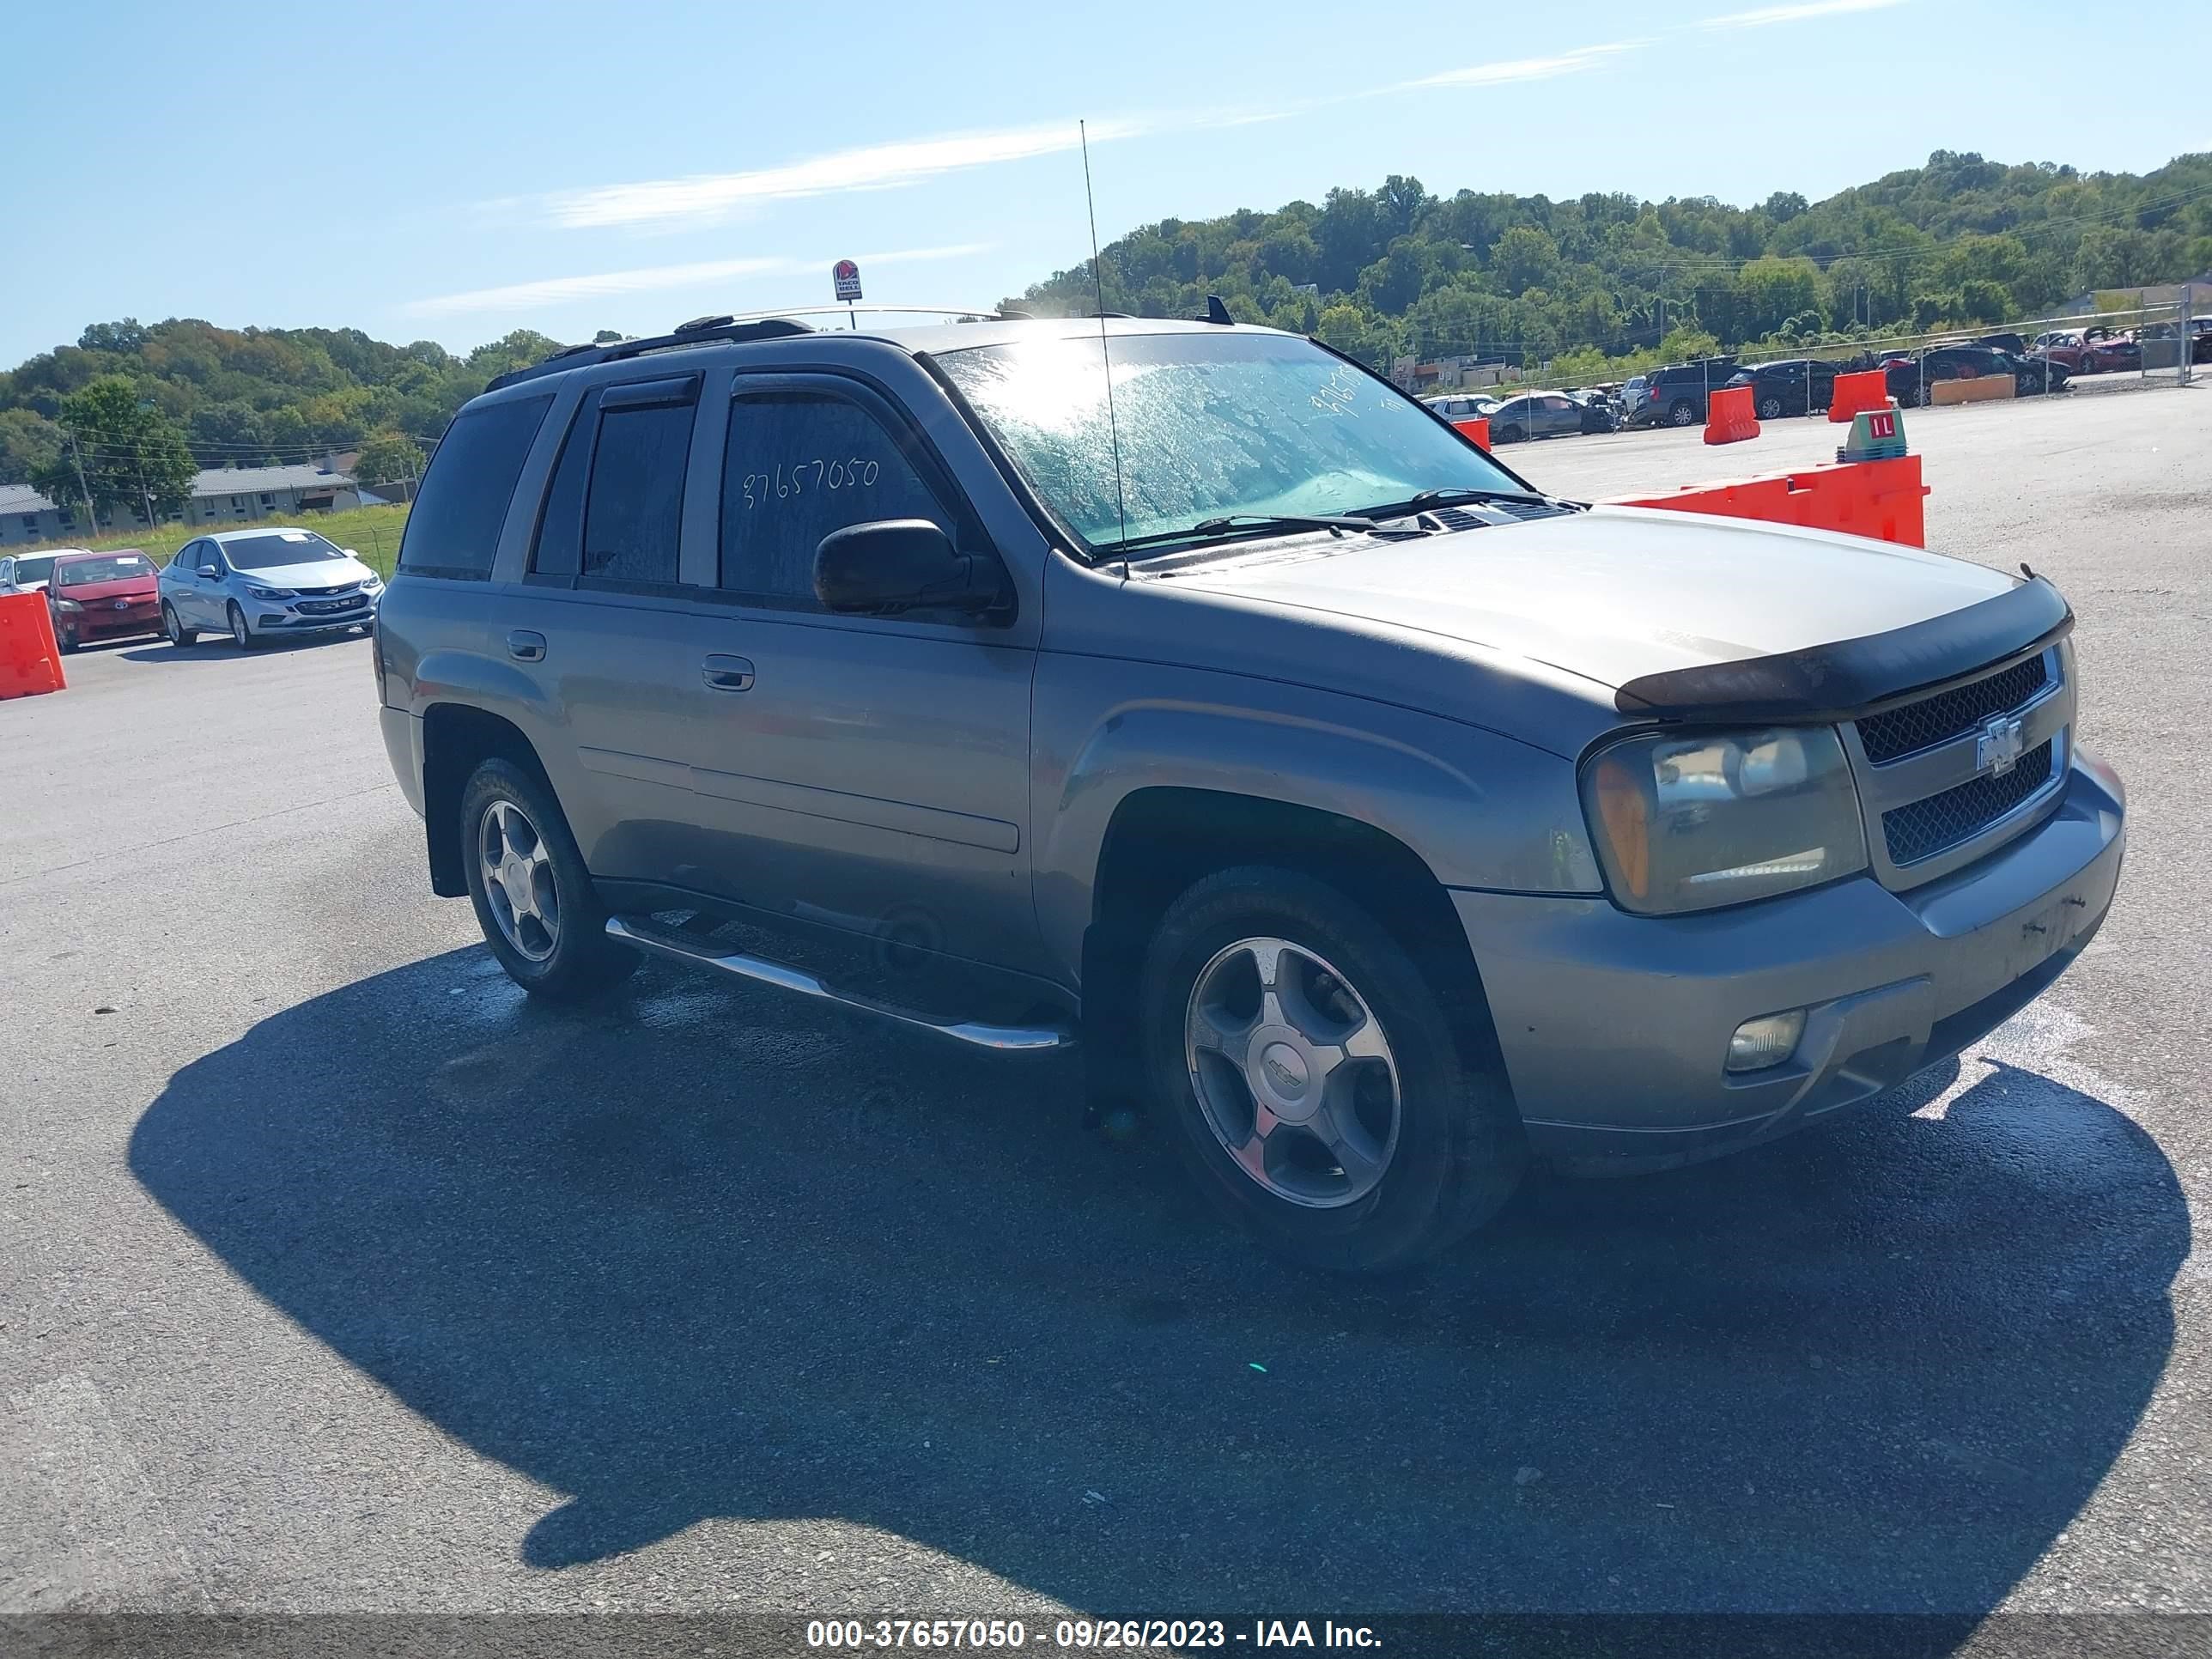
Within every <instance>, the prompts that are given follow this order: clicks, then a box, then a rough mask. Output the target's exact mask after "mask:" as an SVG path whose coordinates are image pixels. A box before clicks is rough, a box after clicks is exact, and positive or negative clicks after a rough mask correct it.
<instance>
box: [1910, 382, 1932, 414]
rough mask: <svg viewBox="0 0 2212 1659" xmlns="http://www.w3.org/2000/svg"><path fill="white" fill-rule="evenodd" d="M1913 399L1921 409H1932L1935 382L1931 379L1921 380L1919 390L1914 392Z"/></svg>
mask: <svg viewBox="0 0 2212 1659" xmlns="http://www.w3.org/2000/svg"><path fill="white" fill-rule="evenodd" d="M1913 401H1914V402H1915V403H1917V404H1919V405H1920V407H1921V408H1923V409H1933V408H1934V407H1935V406H1936V386H1935V382H1933V381H1932V380H1930V381H1923V383H1922V384H1921V387H1920V390H1919V392H1917V394H1915V396H1914V398H1913Z"/></svg>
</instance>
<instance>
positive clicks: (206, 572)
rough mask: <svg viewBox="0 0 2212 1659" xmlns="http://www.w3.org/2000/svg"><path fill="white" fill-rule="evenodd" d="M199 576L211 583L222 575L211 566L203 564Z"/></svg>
mask: <svg viewBox="0 0 2212 1659" xmlns="http://www.w3.org/2000/svg"><path fill="white" fill-rule="evenodd" d="M200 574H201V576H202V577H203V578H204V579H205V580H208V581H213V580H215V579H216V577H217V576H220V575H221V574H222V571H220V570H218V569H216V568H215V567H214V566H213V565H211V564H204V565H202V566H201V567H200Z"/></svg>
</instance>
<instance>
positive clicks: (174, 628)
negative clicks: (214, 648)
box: [161, 599, 200, 650]
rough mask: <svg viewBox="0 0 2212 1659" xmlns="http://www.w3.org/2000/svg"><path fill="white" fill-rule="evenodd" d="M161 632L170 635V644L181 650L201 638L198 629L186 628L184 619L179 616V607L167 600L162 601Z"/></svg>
mask: <svg viewBox="0 0 2212 1659" xmlns="http://www.w3.org/2000/svg"><path fill="white" fill-rule="evenodd" d="M161 631H162V633H164V634H166V635H168V637H169V643H170V644H171V645H173V646H175V647H177V648H178V649H179V650H182V649H183V648H184V647H185V646H188V645H190V644H191V642H192V641H194V640H196V639H197V638H199V636H200V635H199V630H198V629H196V628H187V627H185V624H184V622H183V619H182V618H180V617H179V616H178V615H177V607H176V606H174V605H171V604H170V603H169V602H168V601H167V599H164V600H162V601H161Z"/></svg>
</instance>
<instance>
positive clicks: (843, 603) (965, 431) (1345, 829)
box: [374, 319, 2123, 1269]
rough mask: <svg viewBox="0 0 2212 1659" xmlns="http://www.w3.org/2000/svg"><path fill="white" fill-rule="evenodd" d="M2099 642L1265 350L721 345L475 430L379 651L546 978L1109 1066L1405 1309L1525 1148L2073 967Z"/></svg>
mask: <svg viewBox="0 0 2212 1659" xmlns="http://www.w3.org/2000/svg"><path fill="white" fill-rule="evenodd" d="M1109 364H1110V379H1109ZM2072 621H2073V618H2072V615H2071V612H2070V611H2069V610H2068V607H2067V605H2066V603H2065V601H2064V600H2063V599H2061V598H2060V596H2059V595H2058V593H2057V592H2056V591H2055V590H2054V589H2053V588H2052V587H2051V585H2050V583H2048V582H2047V581H2045V580H2040V579H2033V578H2030V579H2022V578H2020V577H2015V576H2011V575H2008V574H2002V573H2000V572H1997V571H1995V570H1991V569H1989V568H1984V567H1983V566H1980V565H1976V564H1970V563H1966V562H1960V561H1956V560H1952V559H1947V558H1942V557H1938V556H1935V555H1932V554H1928V553H1923V552H1920V551H1917V550H1912V549H1908V548H1902V547H1896V546H1891V545H1887V544H1880V543H1873V542H1865V541H1860V540H1856V539H1853V538H1847V537H1843V536H1836V535H1828V534H1823V533H1818V532H1802V531H1795V530H1784V529H1777V528H1772V527H1769V526H1760V525H1755V524H1750V523H1745V522H1740V521H1735V520H1717V519H1713V518H1708V517H1703V516H1699V515H1692V514H1688V513H1665V512H1659V511H1648V510H1641V509H1633V508H1625V507H1586V506H1583V505H1579V504H1577V503H1574V502H1571V501H1561V500H1559V499H1556V498H1554V497H1552V496H1550V495H1546V494H1544V493H1543V492H1542V491H1541V490H1540V489H1535V488H1534V487H1533V486H1532V485H1530V484H1528V483H1526V482H1524V481H1523V480H1522V478H1520V477H1517V476H1516V475H1515V474H1514V473H1512V472H1511V471H1508V470H1507V469H1506V468H1504V466H1502V465H1499V464H1498V462H1497V461H1496V460H1494V459H1491V458H1490V457H1489V456H1487V455H1486V454H1485V453H1483V452H1482V451H1481V450H1480V449H1479V448H1477V447H1474V445H1473V444H1471V443H1468V442H1467V441H1464V440H1462V438H1461V437H1460V436H1459V435H1457V434H1456V433H1455V432H1454V431H1453V430H1452V429H1451V428H1450V427H1449V425H1447V424H1446V423H1444V422H1443V421H1442V420H1440V419H1438V418H1437V417H1436V416H1433V415H1431V414H1430V413H1429V412H1428V411H1427V410H1424V409H1423V408H1422V407H1421V406H1420V405H1419V404H1417V403H1415V402H1413V400H1412V399H1410V398H1407V397H1405V396H1404V395H1402V394H1401V393H1400V392H1397V391H1396V390H1395V389H1394V388H1392V387H1391V386H1389V385H1388V384H1386V383H1384V382H1383V381H1382V380H1377V379H1376V378H1375V377H1374V376H1372V375H1370V374H1368V373H1367V372H1366V371H1365V370H1364V369H1363V368H1360V367H1358V365H1357V364H1355V363H1352V362H1349V361H1347V360H1346V359H1344V358H1342V357H1340V356H1336V355H1334V353H1332V352H1330V351H1329V350H1328V349H1326V348H1325V347H1322V346H1320V345H1318V344H1316V343H1312V342H1310V341H1307V340H1303V339H1299V338H1296V337H1291V336H1287V335H1284V334H1280V333H1277V332H1273V331H1268V330H1264V329H1255V328H1244V327H1232V326H1218V325H1210V324H1188V325H1187V324H1178V323H1174V322H1163V321H1148V320H1139V319H1121V320H1113V321H1109V322H1108V323H1106V324H1105V325H1103V332H1102V326H1101V325H1100V324H1099V323H1098V322H1097V320H1095V319H1094V320H1090V321H1066V322H1061V321H1036V320H1026V319H983V320H975V319H969V320H965V321H963V322H959V323H952V324H947V325H943V326H938V327H930V328H923V329H919V330H914V331H883V332H867V331H821V332H814V331H809V330H808V329H806V328H805V326H804V325H801V324H799V323H796V322H793V321H789V320H786V319H767V320H762V321H757V322H750V323H741V322H736V321H732V320H731V319H706V320H704V321H702V323H700V324H698V325H691V326H690V327H689V328H688V329H687V330H684V331H678V333H676V334H673V335H671V336H667V337H660V338H656V339H650V340H640V341H631V342H627V343H621V344H617V345H613V346H610V347H605V348H586V349H580V350H578V351H575V352H572V353H569V354H567V355H565V356H562V357H559V358H556V359H554V360H553V361H551V362H548V363H546V364H544V365H541V366H540V367H539V368H536V369H532V370H526V371H523V372H521V373H519V374H513V375H509V376H507V377H505V379H504V380H502V381H501V382H499V383H495V386H493V387H492V388H491V389H490V390H489V391H488V392H486V393H485V394H484V395H483V397H481V398H478V399H477V400H476V401H475V402H474V403H472V404H470V405H469V406H468V407H467V408H466V409H465V410H463V411H462V412H461V414H460V416H459V418H458V419H457V420H456V421H455V422H453V427H452V428H451V430H450V431H449V432H448V433H447V436H446V439H445V441H443V443H442V444H441V446H440V447H439V450H438V454H437V459H436V460H435V463H434V464H433V465H432V466H431V468H430V469H429V473H428V477H427V479H426V480H425V482H424V484H423V488H422V495H421V499H420V501H418V502H417V504H416V507H415V509H414V513H413V516H412V518H411V519H410V522H409V524H408V526H407V532H406V538H405V544H404V548H403V550H402V552H401V558H400V570H399V574H398V576H397V577H396V579H395V580H393V582H392V586H391V588H390V589H389V591H388V592H387V593H386V597H385V599H384V601H383V605H382V611H381V619H380V626H379V629H378V634H377V641H376V647H375V651H374V657H375V664H376V674H377V684H378V694H379V700H380V704H381V717H382V721H383V730H384V737H385V741H386V745H387V748H388V750H389V751H390V755H391V758H392V765H393V767H394V769H395V770H396V771H397V773H398V776H399V779H400V781H401V783H402V785H403V786H404V788H405V790H406V793H407V795H408V797H409V799H410V801H411V802H412V803H413V805H415V807H416V810H417V811H419V812H421V813H422V815H423V817H424V820H425V823H426V826H427V829H426V836H427V851H428V862H429V870H430V879H431V884H432V886H433V888H434V890H436V891H437V892H440V893H442V894H448V895H453V896H459V895H462V894H466V895H467V896H469V897H470V898H471V900H472V901H473V902H474V904H475V907H476V911H477V917H478V919H479V921H480V922H481V923H482V926H483V933H484V937H485V939H486V940H487V941H488V942H489V945H490V948H491V950H492V951H493V953H494V954H495V956H496V957H498V958H499V960H500V962H501V963H502V964H503V965H504V966H505V968H506V969H507V972H508V973H509V974H511V975H513V978H514V979H515V980H516V981H518V982H519V983H520V984H521V985H522V986H524V987H526V988H527V989H528V990H530V991H531V992H532V993H534V994H538V995H541V996H544V997H549V998H566V997H571V996H578V995H581V994H586V993H589V992H593V991H597V990H599V989H602V988H604V987H607V986H608V985H609V984H610V983H611V981H615V980H617V979H619V978H620V977H621V976H622V975H623V973H624V972H625V971H626V970H627V969H629V967H631V966H633V965H634V964H635V960H636V959H637V955H638V953H640V952H649V953H652V954H654V955H658V956H660V957H668V958H672V959H674V960H677V961H679V962H684V963H691V964H694V965H696V966H698V967H701V968H703V969H708V970H713V971H719V972H721V973H724V974H729V975H738V976H740V977H743V978H745V979H749V980H752V981H759V982H762V983H765V984H768V985H771V986H775V987H781V988H783V989H785V990H787V991H792V992H795V993H799V994H804V995H807V996H811V997H815V998H818V999H822V1000H827V1001H831V1002H836V1003H841V1004H844V1005H847V1006H852V1007H856V1008H860V1009H862V1010H865V1011H866V1012H869V1013H872V1014H875V1015H878V1016H882V1017H884V1018H890V1019H892V1020H895V1021H898V1022H901V1023H903V1024H907V1025H909V1026H918V1027H923V1028H927V1030H933V1031H935V1032H938V1033H940V1034H942V1035H943V1036H945V1037H948V1038H951V1039H953V1040H956V1041H958V1042H964V1043H968V1044H971V1045H975V1046H979V1047H981V1048H987V1049H995V1050H999V1051H1002V1052H1005V1053H1008V1054H1016V1053H1021V1052H1027V1051H1034V1050H1045V1049H1052V1048H1059V1047H1060V1046H1063V1045H1065V1044H1067V1043H1069V1042H1074V1041H1075V1040H1077V1038H1078V1037H1080V1038H1081V1040H1082V1041H1083V1042H1084V1043H1085V1045H1086V1050H1087V1059H1088V1077H1089V1086H1090V1089H1091V1092H1092V1094H1093V1097H1094V1105H1109V1106H1110V1105H1114V1104H1116V1103H1121V1104H1128V1103H1143V1104H1145V1105H1147V1106H1149V1108H1150V1109H1152V1111H1153V1112H1154V1113H1155V1114H1156V1115H1158V1116H1159V1117H1161V1118H1163V1119H1164V1120H1165V1121H1166V1122H1167V1123H1168V1125H1169V1126H1170V1129H1171V1133H1172V1135H1173V1138H1174V1139H1175V1140H1176V1142H1177V1143H1178V1144H1179V1145H1180V1146H1181V1147H1182V1149H1183V1151H1184V1152H1185V1153H1186V1154H1187V1155H1188V1160H1189V1162H1190V1164H1191V1165H1192V1167H1193V1169H1194V1171H1195V1173H1196V1176H1197V1178H1198V1179H1199V1181H1200V1182H1201V1183H1202V1185H1203V1186H1204V1187H1205V1188H1206V1190H1207V1191H1208V1192H1210V1193H1211V1194H1212V1195H1213V1196H1214V1197H1215V1198H1216V1199H1218V1200H1219V1201H1220V1203H1221V1204H1222V1206H1224V1207H1225V1209H1226V1210H1228V1211H1229V1212H1231V1213H1233V1214H1234V1215H1236V1216H1237V1218H1239V1219H1241V1220H1242V1221H1243V1223H1244V1224H1245V1225H1248V1226H1249V1228H1250V1229H1251V1230H1252V1231H1255V1233H1257V1234H1258V1235H1259V1236H1260V1237H1261V1238H1262V1239H1263V1240H1265V1241H1266V1242H1267V1243H1268V1244H1269V1245H1271V1246H1273V1248H1275V1249H1278V1250H1280V1251H1282V1252H1284V1253H1285V1254H1287V1255H1291V1256H1293V1257H1295V1258H1297V1259H1298V1260H1300V1261H1306V1262H1310V1263H1317V1264H1321V1265H1324V1266H1328V1267H1341V1268H1353V1269H1383V1268H1389V1267H1399V1266H1402V1265H1405V1264H1408V1263H1412V1262H1414V1261H1419V1260H1421V1259H1423V1258H1425V1257H1427V1256H1430V1255H1433V1254H1434V1253H1436V1252H1437V1251H1438V1250H1440V1249H1443V1248H1444V1247H1446V1246H1448V1245H1449V1244H1450V1243H1452V1242H1453V1241H1454V1240H1455V1239H1456V1238H1458V1237H1461V1236H1462V1235H1463V1234H1464V1233H1466V1232H1467V1231H1468V1230H1470V1229H1471V1228H1473V1227H1474V1226H1475V1225H1478V1224H1479V1223H1480V1222H1481V1221H1482V1220H1483V1219H1484V1218H1486V1217H1487V1216H1489V1215H1490V1214H1492V1212H1494V1211H1496V1210H1497V1209H1498V1206H1500V1205H1501V1204H1502V1203H1503V1202H1504V1200H1505V1199H1506V1197H1507V1195H1508V1194H1510V1192H1511V1191H1512V1189H1513V1187H1514V1184H1515V1182H1516V1179H1517V1178H1518V1176H1519V1175H1520V1173H1521V1171H1522V1167H1523V1164H1524V1163H1525V1162H1526V1160H1527V1158H1528V1156H1529V1155H1530V1153H1532V1152H1534V1153H1539V1154H1541V1155H1544V1156H1546V1157H1548V1158H1553V1159H1554V1160H1557V1161H1559V1162H1561V1163H1564V1164H1569V1165H1573V1166H1585V1165H1586V1166H1596V1167H1612V1168H1621V1167H1642V1166H1657V1165H1666V1164H1679V1163H1681V1162H1685V1161H1687V1160H1690V1159H1693V1158H1704V1157H1706V1156H1709V1155H1711V1154H1713V1153H1717V1152H1724V1151H1727V1150H1729V1149H1731V1148H1735V1147H1740V1146H1747V1145H1750V1144H1752V1143H1753V1142H1757V1141H1761V1140H1765V1139H1769V1138H1771V1137H1772V1136H1776V1135H1778V1134H1781V1133H1785V1132H1787V1131H1789V1130H1792V1129H1795V1128H1796V1127H1800V1126H1802V1125H1803V1124H1806V1123H1808V1122H1810V1121H1813V1120H1814V1119H1817V1118H1820V1117H1822V1116H1824V1115H1828V1114H1831V1113H1833V1112H1835V1111H1837V1110H1838V1109H1841V1108H1844V1107H1845V1106H1847V1105H1850V1103H1854V1102H1857V1101H1862V1100H1864V1099H1866V1098H1868V1097H1870V1096H1873V1095H1875V1094H1878V1093H1880V1092H1881V1091H1884V1090H1886V1089H1887V1088H1889V1087H1891V1086H1892V1085H1895V1084H1898V1083H1900V1082H1902V1081H1903V1080H1904V1079H1906V1078H1907V1077H1909V1076H1910V1075H1911V1073H1914V1072H1916V1071H1917V1070H1919V1069H1920V1068H1922V1067H1923V1066H1929V1065H1930V1064H1933V1063H1935V1062H1936V1061H1938V1060H1942V1059H1944V1058H1946V1057H1948V1056H1949V1055H1952V1054H1956V1053H1957V1052H1958V1051H1959V1050H1960V1048H1963V1047H1964V1046H1965V1045H1966V1044H1968V1043H1970V1042H1973V1041H1975V1040H1976V1039H1977V1038H1978V1037H1979V1036H1981V1035H1982V1034H1983V1033H1984V1032H1986V1031H1987V1030H1990V1028H1991V1027H1993V1026H1995V1025H1996V1024H1998V1023H1999V1022H2000V1021H2002V1020H2003V1019H2004V1018H2007V1017H2008V1015H2010V1014H2011V1013H2012V1012H2014V1011H2015V1010H2016V1009H2018V1008H2019V1007H2020V1006H2021V1005H2022V1004H2024V1003H2026V1002H2027V1000H2029V999H2031V998H2033V996H2035V995H2036V994H2038V993H2039V992H2040V991H2041V990H2042V989H2043V988H2044V987H2045V986H2047V985H2049V984H2050V983H2051V981H2053V980H2054V979H2055V978H2056V977H2057V975H2059V973H2060V972H2062V971H2063V969H2065V967H2066V966H2067V964H2068V963H2070V962H2071V961H2072V960H2073V959H2074V957H2075V956H2076V955H2077V954H2078V953H2079V952H2080V951H2081V949H2082V947H2083V946H2084V945H2086V944H2087V941H2088V939H2090V937H2091V935H2092V934H2093V933H2095V931H2096V929H2097V927H2098V926H2099V924H2100V922H2101V921H2103V919H2104V916H2105V915H2106V910H2107V908H2108V907H2109V906H2110V904H2111V902H2112V893H2113V889H2114V885H2115V884H2116V882H2117V881H2118V875H2119V868H2120V860H2121V854H2122V848H2123V832H2122V815H2123V806H2122V793H2121V788H2120V784H2119V781H2118V779H2117V778H2116V777H2115V776H2114V775H2112V772H2110V771H2109V770H2108V769H2106V768H2105V767H2103V766H2102V765H2100V763H2097V762H2096V761H2095V760H2093V759H2092V758H2091V757H2089V756H2088V755H2087V753H2086V752H2084V751H2083V750H2081V749H2080V748H2079V747H2078V746H2077V745H2076V744H2075V741H2074V715H2075V697H2076V693H2077V686H2076V681H2075V665H2074V658H2073V652H2072V647H2071V646H2070V644H2069V639H2068V634H2069V629H2070V627H2071V625H2072ZM640 1036H641V1040H645V1034H644V1033H643V1032H642V1031H641V1033H640Z"/></svg>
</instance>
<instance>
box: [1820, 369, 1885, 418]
mask: <svg viewBox="0 0 2212 1659" xmlns="http://www.w3.org/2000/svg"><path fill="white" fill-rule="evenodd" d="M1888 407H1889V376H1888V375H1887V374H1886V373H1884V372H1883V371H1882V370H1881V369H1879V368H1869V369H1866V370H1863V371H1862V372H1861V373H1859V374H1838V375H1837V376H1836V389H1835V391H1834V392H1832V393H1831V394H1830V395H1829V399H1828V418H1829V419H1830V420H1832V421H1848V420H1850V419H1851V418H1852V417H1853V416H1857V415H1862V414H1864V413H1865V412H1866V411H1867V410H1869V409H1887V408H1888Z"/></svg>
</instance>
